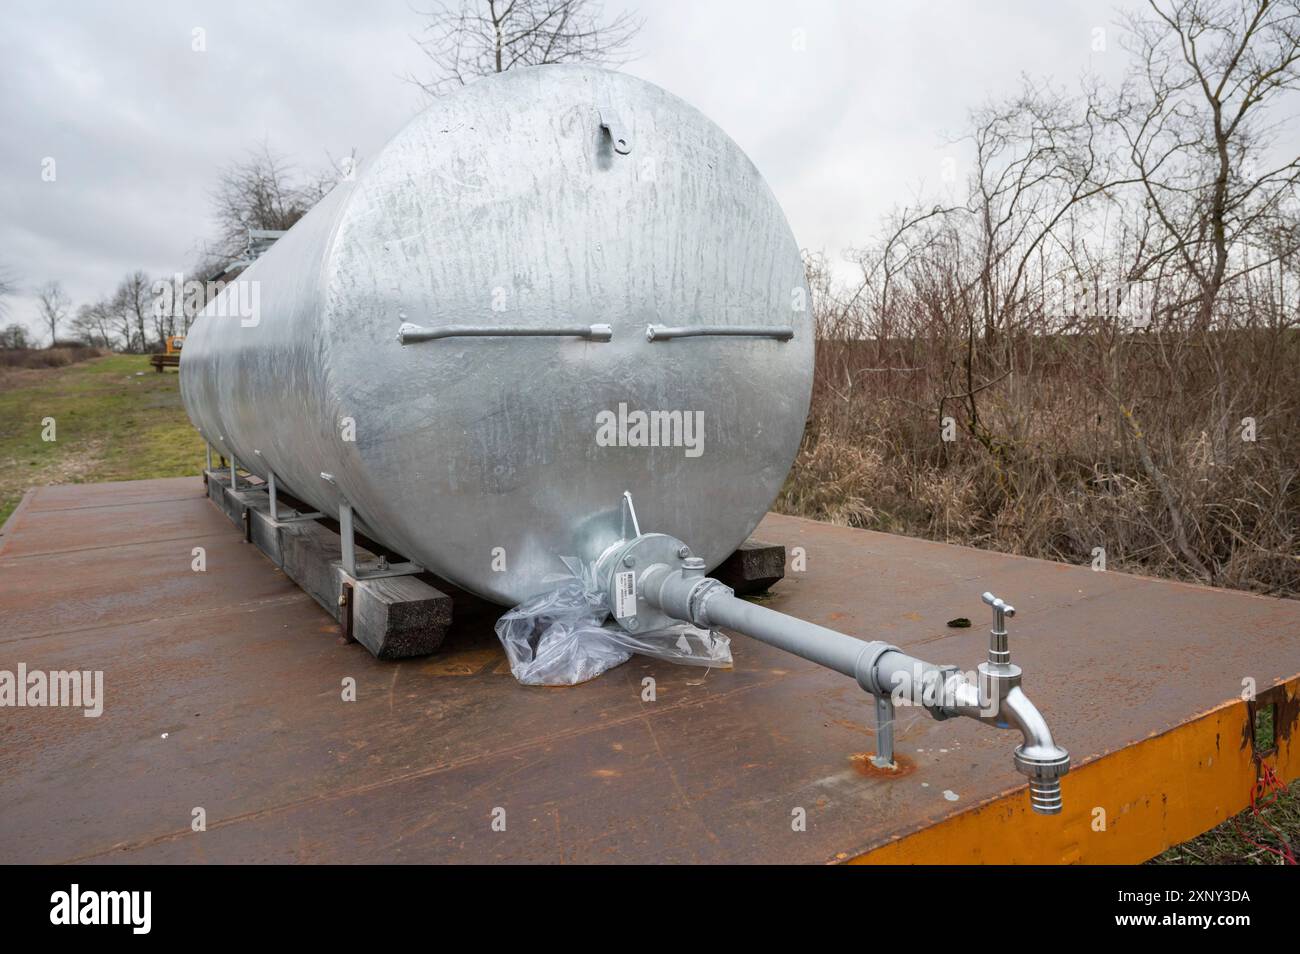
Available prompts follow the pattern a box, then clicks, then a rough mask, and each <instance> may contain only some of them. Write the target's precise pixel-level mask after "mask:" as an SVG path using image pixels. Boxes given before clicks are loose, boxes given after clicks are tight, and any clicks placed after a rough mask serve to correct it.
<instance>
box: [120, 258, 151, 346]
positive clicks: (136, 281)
mask: <svg viewBox="0 0 1300 954" xmlns="http://www.w3.org/2000/svg"><path fill="white" fill-rule="evenodd" d="M152 305H153V283H152V282H150V281H149V276H148V275H146V274H145V273H144V272H142V271H139V270H137V271H134V272H131V273H129V274H128V275H127V276H126V277H125V278H123V279H122V281H121V282H119V283H118V286H117V290H116V291H115V292H114V293H113V298H112V304H111V310H112V314H113V315H115V316H116V318H117V321H118V323H119V324H120V325H121V326H122V329H123V333H124V337H125V339H126V350H127V351H148V350H149V338H148V335H147V334H146V332H145V318H146V317H149V316H150V313H151V311H152Z"/></svg>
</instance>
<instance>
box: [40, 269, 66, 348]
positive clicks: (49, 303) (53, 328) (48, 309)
mask: <svg viewBox="0 0 1300 954" xmlns="http://www.w3.org/2000/svg"><path fill="white" fill-rule="evenodd" d="M71 305H72V302H71V301H70V300H69V298H68V296H67V295H66V294H64V291H63V286H62V285H61V284H59V283H58V282H46V283H45V284H44V285H42V286H41V288H40V289H39V290H38V291H37V292H36V307H37V308H38V309H39V311H40V314H41V321H43V322H44V323H45V325H46V326H47V327H48V328H49V329H50V347H51V348H52V347H54V345H55V343H56V342H57V341H58V339H59V325H60V324H62V323H63V321H64V319H66V318H67V317H68V308H69V307H70V306H71Z"/></svg>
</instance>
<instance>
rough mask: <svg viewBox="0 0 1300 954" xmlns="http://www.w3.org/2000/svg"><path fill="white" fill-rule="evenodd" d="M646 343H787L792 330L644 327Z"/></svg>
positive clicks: (738, 326)
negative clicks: (763, 340) (750, 340)
mask: <svg viewBox="0 0 1300 954" xmlns="http://www.w3.org/2000/svg"><path fill="white" fill-rule="evenodd" d="M645 336H646V340H647V341H668V340H669V339H671V338H715V337H716V338H775V339H776V340H777V341H789V340H790V339H791V338H793V337H794V329H793V328H790V327H788V326H783V327H777V328H760V327H757V326H753V325H695V326H692V327H680V328H674V327H671V326H669V325H646V329H645Z"/></svg>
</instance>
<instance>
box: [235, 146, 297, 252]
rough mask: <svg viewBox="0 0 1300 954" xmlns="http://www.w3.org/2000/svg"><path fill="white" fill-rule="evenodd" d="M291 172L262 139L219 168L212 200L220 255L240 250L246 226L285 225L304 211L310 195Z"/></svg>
mask: <svg viewBox="0 0 1300 954" xmlns="http://www.w3.org/2000/svg"><path fill="white" fill-rule="evenodd" d="M293 173H294V170H293V167H292V166H291V165H289V164H288V162H287V161H286V160H285V158H284V157H283V156H281V155H279V154H277V153H275V152H273V151H272V150H271V148H270V146H269V145H268V144H266V143H263V144H261V145H260V146H258V147H257V148H256V149H252V150H250V151H249V152H248V154H247V155H246V156H245V157H244V158H243V159H240V160H237V161H234V162H231V163H230V164H229V165H227V166H226V167H225V169H223V170H222V172H221V178H220V179H219V180H218V182H217V186H216V188H215V189H214V190H213V193H212V203H213V206H214V207H215V209H216V215H217V223H218V227H219V229H220V236H219V238H218V242H219V243H220V247H221V254H222V255H224V257H226V258H227V259H229V258H232V257H236V256H238V255H239V253H240V252H242V251H243V249H244V248H245V246H246V244H247V241H248V230H249V229H272V230H283V229H288V228H290V227H291V226H292V225H293V224H294V223H295V222H297V221H298V220H299V219H300V218H302V217H303V216H304V215H305V214H306V213H307V211H308V209H310V208H311V206H312V204H313V202H314V199H311V198H309V197H308V196H307V195H305V194H304V192H303V190H302V188H301V187H300V186H299V185H297V184H296V183H295V181H294V174H293Z"/></svg>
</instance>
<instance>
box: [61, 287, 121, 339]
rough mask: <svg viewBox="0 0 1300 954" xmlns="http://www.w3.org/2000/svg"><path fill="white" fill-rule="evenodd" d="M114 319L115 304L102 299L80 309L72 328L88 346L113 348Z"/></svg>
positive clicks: (73, 320)
mask: <svg viewBox="0 0 1300 954" xmlns="http://www.w3.org/2000/svg"><path fill="white" fill-rule="evenodd" d="M114 317H115V316H114V314H113V303H112V302H111V301H110V300H107V299H103V298H101V299H99V300H98V301H94V302H91V303H89V304H86V305H82V306H81V307H80V308H78V309H77V314H76V317H74V318H73V319H72V327H73V328H74V329H76V331H77V334H78V335H79V336H80V337H81V338H82V339H84V340H85V341H86V342H87V343H88V344H92V345H98V346H99V347H101V348H112V347H113V344H114V338H115V337H116V331H115V329H114V327H113V322H114Z"/></svg>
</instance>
